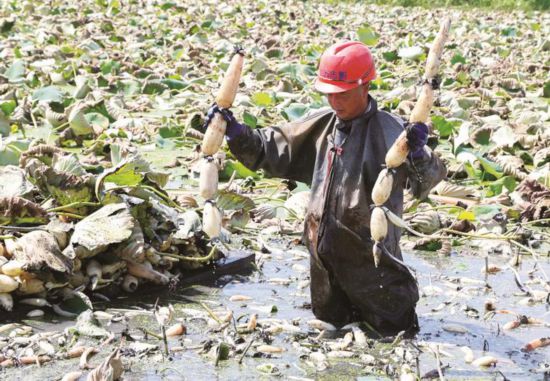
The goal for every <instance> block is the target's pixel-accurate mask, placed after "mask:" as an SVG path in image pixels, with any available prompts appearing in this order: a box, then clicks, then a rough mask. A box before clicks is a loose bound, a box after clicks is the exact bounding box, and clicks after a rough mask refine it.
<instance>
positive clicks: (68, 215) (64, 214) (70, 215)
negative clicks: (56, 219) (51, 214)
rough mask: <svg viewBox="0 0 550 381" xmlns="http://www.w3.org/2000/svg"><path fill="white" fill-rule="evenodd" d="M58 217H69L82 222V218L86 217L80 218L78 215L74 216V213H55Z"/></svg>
mask: <svg viewBox="0 0 550 381" xmlns="http://www.w3.org/2000/svg"><path fill="white" fill-rule="evenodd" d="M56 214H57V215H58V216H65V217H71V218H76V219H78V220H83V219H84V218H86V216H80V215H78V214H74V213H67V212H57V213H56Z"/></svg>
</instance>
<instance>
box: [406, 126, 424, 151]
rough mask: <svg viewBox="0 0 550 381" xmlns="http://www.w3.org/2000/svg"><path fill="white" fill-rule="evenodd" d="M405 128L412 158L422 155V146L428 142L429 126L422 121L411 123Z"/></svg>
mask: <svg viewBox="0 0 550 381" xmlns="http://www.w3.org/2000/svg"><path fill="white" fill-rule="evenodd" d="M405 128H406V130H407V143H408V145H409V149H410V151H411V156H412V157H413V158H418V157H420V156H422V153H423V151H424V146H425V145H426V143H427V142H428V134H429V131H430V130H429V128H428V126H426V125H425V124H424V123H420V122H417V123H411V124H407V126H406V127H405Z"/></svg>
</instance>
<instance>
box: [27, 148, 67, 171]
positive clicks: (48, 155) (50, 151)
mask: <svg viewBox="0 0 550 381" xmlns="http://www.w3.org/2000/svg"><path fill="white" fill-rule="evenodd" d="M54 154H59V155H64V154H65V151H63V150H62V149H61V148H58V147H56V146H51V145H47V144H38V145H36V146H34V147H31V148H29V149H28V150H26V151H25V152H23V153H22V154H21V157H20V158H19V165H20V166H21V167H25V166H26V165H27V161H28V160H29V159H30V158H31V157H35V158H39V159H40V160H41V161H42V162H43V163H45V164H48V165H49V164H51V162H52V158H53V155H54Z"/></svg>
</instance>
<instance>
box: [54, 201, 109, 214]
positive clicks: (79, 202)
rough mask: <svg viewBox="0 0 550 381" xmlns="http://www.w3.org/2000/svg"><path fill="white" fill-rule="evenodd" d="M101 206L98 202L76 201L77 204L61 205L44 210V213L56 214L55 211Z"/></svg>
mask: <svg viewBox="0 0 550 381" xmlns="http://www.w3.org/2000/svg"><path fill="white" fill-rule="evenodd" d="M101 205H102V204H101V203H100V202H88V201H77V202H72V203H70V204H67V205H61V206H57V207H55V208H50V209H46V211H47V212H48V213H52V212H57V211H60V210H65V209H73V208H80V207H83V206H101Z"/></svg>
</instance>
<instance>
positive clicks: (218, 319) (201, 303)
mask: <svg viewBox="0 0 550 381" xmlns="http://www.w3.org/2000/svg"><path fill="white" fill-rule="evenodd" d="M200 305H201V307H202V308H204V309H205V310H206V312H208V315H210V317H211V318H212V319H214V320H216V322H217V323H218V324H222V323H223V322H222V321H221V320H220V318H219V317H217V316H216V314H215V313H214V312H213V311H212V310H211V309H210V308H208V306H207V305H206V304H204V302H200Z"/></svg>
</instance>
